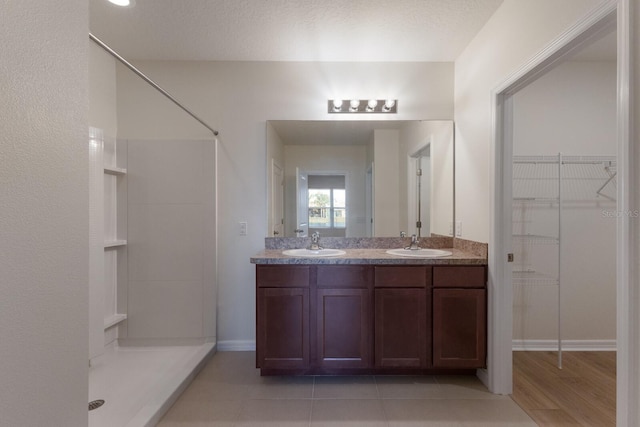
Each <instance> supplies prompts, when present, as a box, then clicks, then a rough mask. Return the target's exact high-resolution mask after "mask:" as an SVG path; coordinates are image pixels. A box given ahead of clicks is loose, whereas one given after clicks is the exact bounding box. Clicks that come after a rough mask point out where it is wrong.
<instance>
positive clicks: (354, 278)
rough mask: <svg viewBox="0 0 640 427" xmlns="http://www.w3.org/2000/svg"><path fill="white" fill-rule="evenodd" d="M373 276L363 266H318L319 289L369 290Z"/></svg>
mask: <svg viewBox="0 0 640 427" xmlns="http://www.w3.org/2000/svg"><path fill="white" fill-rule="evenodd" d="M371 274H372V272H371V267H368V266H363V265H325V266H318V279H317V280H318V288H334V289H335V288H368V287H369V285H370V284H371Z"/></svg>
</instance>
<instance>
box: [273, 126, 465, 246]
mask: <svg viewBox="0 0 640 427" xmlns="http://www.w3.org/2000/svg"><path fill="white" fill-rule="evenodd" d="M453 163H454V132H453V122H452V121H448V120H437V121H435V120H411V121H400V120H399V121H390V120H385V121H345V120H340V121H303V120H271V121H268V122H267V177H266V184H267V215H268V218H267V224H268V225H267V237H305V236H308V235H309V234H311V233H313V232H314V231H318V232H319V233H320V235H321V236H334V237H397V236H399V235H400V233H401V232H405V233H407V234H408V235H411V234H416V235H419V236H421V237H428V236H431V235H443V236H451V235H453V220H454V198H453V194H454V177H453V175H454V167H453Z"/></svg>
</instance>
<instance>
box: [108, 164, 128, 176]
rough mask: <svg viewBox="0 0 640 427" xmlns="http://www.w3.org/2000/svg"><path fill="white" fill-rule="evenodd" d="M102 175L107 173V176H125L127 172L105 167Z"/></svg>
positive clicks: (114, 167)
mask: <svg viewBox="0 0 640 427" xmlns="http://www.w3.org/2000/svg"><path fill="white" fill-rule="evenodd" d="M104 173H108V174H109V175H126V174H127V170H126V169H125V168H119V167H116V166H105V167H104Z"/></svg>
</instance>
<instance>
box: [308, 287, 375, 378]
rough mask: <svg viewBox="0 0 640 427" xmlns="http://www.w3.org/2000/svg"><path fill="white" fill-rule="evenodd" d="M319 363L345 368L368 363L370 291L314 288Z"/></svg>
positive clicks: (366, 366) (359, 366)
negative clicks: (315, 289) (315, 292)
mask: <svg viewBox="0 0 640 427" xmlns="http://www.w3.org/2000/svg"><path fill="white" fill-rule="evenodd" d="M316 295H317V313H316V328H317V329H316V331H317V352H318V360H317V362H318V365H319V366H320V367H323V368H335V369H342V368H344V369H347V368H368V367H370V366H371V351H372V349H371V346H372V342H371V328H372V317H371V291H370V290H369V289H318V290H317V294H316Z"/></svg>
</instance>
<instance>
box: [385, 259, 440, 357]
mask: <svg viewBox="0 0 640 427" xmlns="http://www.w3.org/2000/svg"><path fill="white" fill-rule="evenodd" d="M374 269H375V276H374V277H375V280H374V286H375V328H374V329H375V366H376V367H380V368H428V367H429V365H430V363H431V361H430V357H429V351H428V350H429V349H430V348H431V267H427V266H376V267H374Z"/></svg>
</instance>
